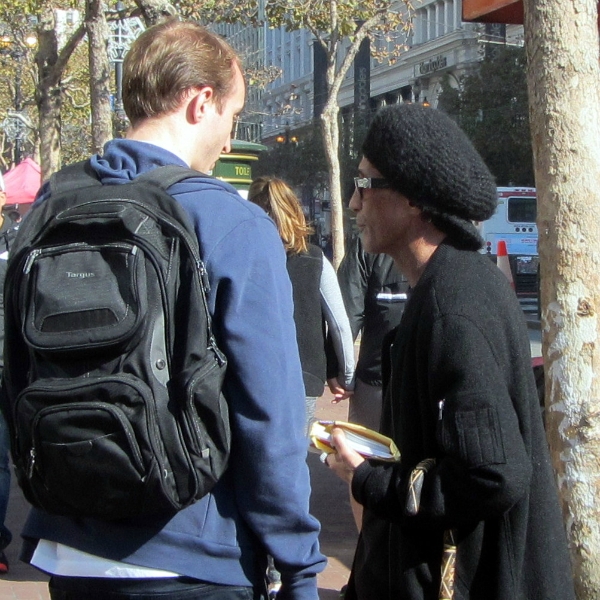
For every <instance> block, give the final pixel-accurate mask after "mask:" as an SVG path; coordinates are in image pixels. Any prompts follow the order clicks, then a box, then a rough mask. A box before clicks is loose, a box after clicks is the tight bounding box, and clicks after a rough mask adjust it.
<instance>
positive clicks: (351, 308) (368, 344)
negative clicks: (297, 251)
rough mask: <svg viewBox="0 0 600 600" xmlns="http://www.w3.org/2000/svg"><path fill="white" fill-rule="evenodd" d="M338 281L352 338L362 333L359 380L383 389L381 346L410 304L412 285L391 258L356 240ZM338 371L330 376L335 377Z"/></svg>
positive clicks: (348, 253) (342, 264)
mask: <svg viewBox="0 0 600 600" xmlns="http://www.w3.org/2000/svg"><path fill="white" fill-rule="evenodd" d="M338 281H339V283H340V289H341V290H342V296H343V298H344V305H345V306H346V312H347V313H348V318H349V319H350V326H351V327H352V335H353V336H354V338H355V339H356V337H357V336H358V334H359V333H360V332H361V331H362V336H361V343H360V352H359V355H358V363H357V365H356V377H357V379H360V380H361V381H363V382H364V383H367V384H369V385H381V345H382V343H383V338H384V337H385V335H386V334H387V333H388V332H389V331H391V330H392V329H394V328H395V327H396V326H397V325H398V323H400V318H401V317H402V311H403V310H404V305H405V302H406V291H407V290H408V282H407V281H406V279H405V278H404V277H403V276H402V274H401V273H400V272H399V271H398V270H397V269H396V267H395V266H394V261H393V260H392V259H391V257H390V256H388V255H387V254H370V253H368V252H365V251H364V250H363V249H362V244H361V242H360V237H359V236H356V237H355V238H354V239H353V240H352V242H351V244H350V247H349V248H348V252H346V255H345V256H344V260H343V261H342V262H341V264H340V267H339V269H338ZM335 374H336V372H335V367H334V368H333V369H331V370H330V371H329V373H328V375H329V376H330V377H331V376H335Z"/></svg>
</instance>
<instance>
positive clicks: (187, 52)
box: [23, 19, 326, 600]
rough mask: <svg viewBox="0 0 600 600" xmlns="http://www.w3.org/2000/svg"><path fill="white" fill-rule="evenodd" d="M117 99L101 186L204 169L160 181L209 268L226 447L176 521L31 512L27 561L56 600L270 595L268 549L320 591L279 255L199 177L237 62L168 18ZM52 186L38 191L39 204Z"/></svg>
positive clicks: (239, 98) (240, 206)
mask: <svg viewBox="0 0 600 600" xmlns="http://www.w3.org/2000/svg"><path fill="white" fill-rule="evenodd" d="M123 103H124V107H125V112H126V113H127V116H128V118H129V120H130V122H131V126H130V128H129V130H128V131H127V134H126V139H115V140H112V141H110V142H108V144H106V146H105V147H104V151H103V153H101V154H98V155H95V156H93V157H92V158H91V160H90V163H89V165H90V168H91V169H92V170H93V171H94V172H95V173H96V175H97V177H98V179H99V180H100V182H101V183H102V184H103V185H113V184H114V185H115V186H117V187H118V185H119V184H121V183H126V182H129V181H131V180H132V179H135V178H136V177H137V176H139V175H141V174H143V173H146V172H148V171H151V170H153V169H155V168H158V167H160V166H165V165H179V166H182V167H186V166H187V167H191V168H193V169H195V170H197V171H199V173H198V174H197V176H192V177H190V178H188V179H185V180H184V181H181V182H178V183H176V184H174V185H172V186H171V187H170V188H169V190H168V191H169V193H170V194H171V195H172V196H173V198H175V200H176V201H178V202H179V203H180V204H181V206H182V207H183V208H184V209H185V210H186V211H187V213H188V215H189V218H190V220H191V222H192V223H193V225H194V228H195V230H196V232H197V235H198V241H199V246H200V253H201V257H202V259H203V262H204V264H205V266H206V271H207V276H208V280H209V283H210V286H208V287H210V290H209V291H208V293H207V300H208V305H209V310H210V314H211V317H212V329H213V333H214V335H215V338H216V341H217V344H218V346H219V348H220V349H221V350H222V351H223V353H224V354H225V355H226V357H227V361H228V364H227V371H226V375H225V380H224V384H223V394H224V397H225V400H226V401H227V404H228V408H229V417H230V420H231V436H232V439H231V456H230V460H229V465H228V468H227V471H226V472H225V474H224V475H223V476H222V477H221V479H220V480H219V481H218V482H217V484H216V485H215V487H214V488H213V489H212V490H211V492H210V493H209V494H207V495H206V496H204V497H203V498H201V499H200V500H198V501H197V502H196V503H194V504H192V505H190V506H189V507H187V508H185V509H183V510H181V511H179V512H178V513H177V514H176V515H175V516H173V517H171V518H150V517H148V518H140V519H126V520H117V521H104V520H100V519H87V518H70V517H61V516H56V515H52V514H48V513H46V512H45V511H42V510H38V509H33V510H32V512H31V513H30V515H29V518H28V520H27V523H26V524H25V528H24V532H23V536H24V538H25V539H26V541H25V544H24V549H23V555H24V558H25V559H27V560H28V561H29V562H30V563H31V564H33V565H34V566H36V567H37V568H39V569H41V570H43V571H46V572H48V573H50V574H51V575H52V576H51V579H50V584H49V587H50V594H51V597H52V599H53V600H105V599H107V598H110V599H111V600H128V599H130V598H133V597H136V598H144V599H151V598H160V599H161V600H181V599H183V598H186V599H189V600H196V599H201V598H202V599H210V600H234V599H236V600H237V599H240V600H241V599H245V600H248V599H253V600H264V599H265V598H266V585H265V577H266V567H267V553H268V554H270V555H272V556H273V557H274V558H275V564H276V566H277V567H278V569H279V570H280V571H281V574H282V583H283V585H282V589H281V597H282V598H284V599H285V600H317V599H318V592H317V580H316V574H317V573H318V572H320V571H321V570H322V569H323V568H324V567H325V562H326V559H325V557H324V556H323V555H322V554H321V553H320V551H319V542H318V533H319V523H318V522H317V520H316V519H314V518H313V517H312V516H311V515H310V514H309V512H308V506H309V497H310V481H309V473H308V466H307V464H306V436H305V434H304V427H305V422H304V387H303V385H302V371H301V367H300V359H299V356H298V347H297V344H296V342H295V339H294V336H295V329H294V321H293V305H292V290H291V285H290V281H289V277H288V275H287V272H286V268H285V253H284V251H283V248H282V245H281V240H280V238H279V235H278V234H277V230H276V228H275V227H274V225H273V222H272V221H271V219H268V218H267V217H266V215H265V214H264V212H263V211H262V210H260V209H258V208H257V207H256V206H254V205H253V204H251V203H249V202H247V201H246V200H244V199H243V198H242V197H241V196H240V195H239V194H238V192H237V190H235V189H234V188H233V187H232V186H231V185H230V184H228V183H226V182H224V181H221V180H218V179H215V178H212V177H209V176H207V175H203V174H202V173H207V172H209V171H210V170H211V169H212V168H213V167H214V164H215V162H216V161H217V159H218V158H219V156H220V154H221V153H222V152H226V153H227V152H230V150H231V141H230V135H231V131H232V127H233V123H234V121H235V119H236V117H237V116H238V115H239V114H240V113H241V112H242V110H243V107H244V103H245V81H244V75H243V72H242V68H241V62H240V59H239V57H238V56H237V55H236V54H235V52H234V50H233V49H232V48H231V47H230V46H229V45H228V44H227V43H226V42H225V41H224V40H223V39H222V38H220V37H219V36H217V35H216V34H214V33H212V32H209V31H208V30H206V29H204V28H203V27H200V26H199V25H198V24H196V23H193V22H185V21H179V20H177V19H170V20H167V21H165V22H163V23H161V24H158V25H155V26H154V27H151V28H149V29H147V30H146V31H144V32H143V33H142V34H141V36H140V37H138V38H137V40H135V41H134V42H133V44H132V46H131V48H130V50H129V52H128V53H127V55H126V57H125V61H124V63H123ZM49 193H50V189H49V187H48V186H46V187H44V188H42V191H41V195H40V197H39V198H38V200H37V201H36V202H37V203H42V202H44V201H45V199H46V198H47V197H48V195H49ZM32 210H35V206H34V208H33V209H32ZM149 300H154V299H149ZM190 335H194V332H193V331H192V332H190Z"/></svg>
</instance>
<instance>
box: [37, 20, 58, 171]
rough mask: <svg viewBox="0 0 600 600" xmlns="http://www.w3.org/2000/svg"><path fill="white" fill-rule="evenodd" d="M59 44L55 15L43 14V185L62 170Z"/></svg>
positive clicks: (39, 57) (40, 46) (40, 103)
mask: <svg viewBox="0 0 600 600" xmlns="http://www.w3.org/2000/svg"><path fill="white" fill-rule="evenodd" d="M57 61H58V40H57V37H56V31H55V21H54V12H53V11H52V10H47V11H45V12H44V13H43V14H42V18H41V20H40V24H39V27H38V51H37V53H36V62H37V66H38V73H39V84H38V87H37V89H36V98H35V101H36V104H37V108H38V116H39V117H38V118H39V136H40V167H41V176H42V181H44V180H46V179H47V178H48V177H50V175H51V174H52V173H54V172H55V171H58V169H60V131H61V118H60V109H61V106H62V99H61V89H60V79H61V78H60V76H57V73H56V69H55V66H56V63H57Z"/></svg>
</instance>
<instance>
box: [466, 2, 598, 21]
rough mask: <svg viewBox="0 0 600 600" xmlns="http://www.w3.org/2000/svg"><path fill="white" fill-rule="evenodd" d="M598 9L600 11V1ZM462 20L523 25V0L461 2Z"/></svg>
mask: <svg viewBox="0 0 600 600" xmlns="http://www.w3.org/2000/svg"><path fill="white" fill-rule="evenodd" d="M598 7H599V9H600V1H599V2H598ZM462 20H463V21H467V22H469V21H476V22H478V23H508V24H511V25H523V0H463V3H462ZM598 25H599V26H600V10H599V14H598Z"/></svg>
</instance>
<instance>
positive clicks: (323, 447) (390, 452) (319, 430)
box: [308, 421, 400, 462]
mask: <svg viewBox="0 0 600 600" xmlns="http://www.w3.org/2000/svg"><path fill="white" fill-rule="evenodd" d="M334 427H339V428H340V429H342V430H343V431H344V433H345V435H346V440H347V441H348V445H349V446H350V447H351V448H352V449H353V450H355V451H356V452H358V453H359V454H361V455H362V456H364V457H365V458H374V459H377V460H385V461H391V462H397V461H399V460H400V451H399V450H398V448H397V447H396V444H395V443H394V441H393V440H392V439H390V438H389V437H387V436H385V435H382V434H381V433H378V432H377V431H373V430H372V429H368V428H367V427H363V426H362V425H357V424H356V423H346V422H345V421H313V423H312V424H311V427H310V431H309V434H308V435H309V439H310V445H311V447H312V448H313V449H314V450H315V451H319V452H327V453H328V454H330V453H331V452H335V449H334V448H333V447H332V445H331V441H332V440H331V431H332V429H333V428H334Z"/></svg>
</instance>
